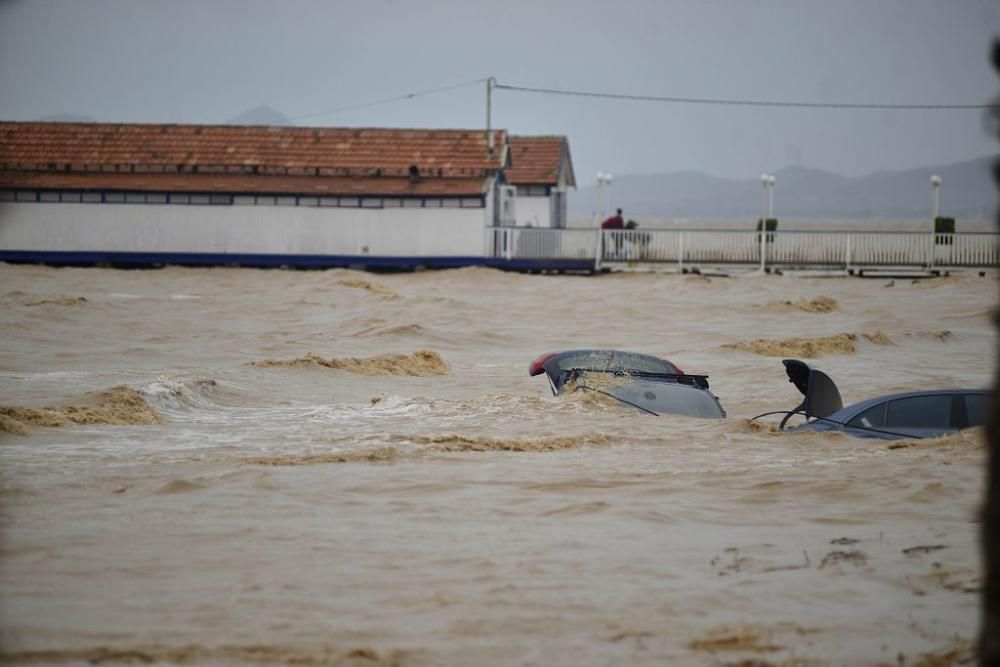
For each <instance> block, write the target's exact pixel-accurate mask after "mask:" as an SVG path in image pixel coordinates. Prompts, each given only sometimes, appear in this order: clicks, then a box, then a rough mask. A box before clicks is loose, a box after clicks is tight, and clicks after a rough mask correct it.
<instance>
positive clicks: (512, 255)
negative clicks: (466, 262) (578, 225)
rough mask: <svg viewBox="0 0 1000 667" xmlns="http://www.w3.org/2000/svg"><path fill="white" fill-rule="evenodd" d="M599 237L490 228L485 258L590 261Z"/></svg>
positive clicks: (589, 231) (573, 231) (587, 232)
mask: <svg viewBox="0 0 1000 667" xmlns="http://www.w3.org/2000/svg"><path fill="white" fill-rule="evenodd" d="M597 242H598V233H597V232H595V231H594V230H592V229H544V228H537V227H490V228H488V229H487V230H486V248H487V254H488V255H489V256H491V257H496V258H502V259H507V260H513V259H556V260H560V259H561V260H569V259H574V260H588V261H593V260H594V259H595V258H596V255H597V251H596V248H597Z"/></svg>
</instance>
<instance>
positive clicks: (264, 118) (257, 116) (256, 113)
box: [225, 105, 291, 125]
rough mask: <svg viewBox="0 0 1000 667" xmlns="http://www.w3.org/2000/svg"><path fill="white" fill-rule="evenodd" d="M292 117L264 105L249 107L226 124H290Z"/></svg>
mask: <svg viewBox="0 0 1000 667" xmlns="http://www.w3.org/2000/svg"><path fill="white" fill-rule="evenodd" d="M290 122H291V121H290V119H289V118H288V116H286V115H285V114H283V113H281V112H280V111H276V110H274V109H272V108H271V107H269V106H266V105H263V106H259V107H254V108H253V109H248V110H247V111H244V112H243V113H241V114H240V115H238V116H233V117H232V118H230V119H229V120H227V121H226V123H225V124H226V125H289V124H290Z"/></svg>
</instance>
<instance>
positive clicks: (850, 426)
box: [779, 359, 990, 440]
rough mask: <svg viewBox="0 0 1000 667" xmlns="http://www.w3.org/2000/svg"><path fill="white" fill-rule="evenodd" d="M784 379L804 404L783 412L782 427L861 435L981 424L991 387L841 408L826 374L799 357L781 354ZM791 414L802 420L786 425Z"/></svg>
mask: <svg viewBox="0 0 1000 667" xmlns="http://www.w3.org/2000/svg"><path fill="white" fill-rule="evenodd" d="M782 363H783V364H784V365H785V372H786V373H787V374H788V381H789V382H791V383H792V384H794V385H795V386H796V387H797V388H798V389H799V391H800V392H802V396H803V399H802V403H800V404H799V405H798V406H797V407H796V408H794V409H792V410H789V411H787V412H786V413H785V417H784V418H783V419H782V420H781V424H780V426H779V428H780V430H783V431H784V430H790V431H801V430H805V429H809V430H813V431H834V430H836V431H843V432H845V433H849V434H850V435H854V436H858V437H862V438H882V439H885V440H894V439H897V438H933V437H937V436H941V435H947V434H948V433H954V432H956V431H960V430H962V429H965V428H971V427H973V426H985V425H986V420H987V414H988V410H989V408H988V403H989V398H990V396H989V394H990V392H989V391H987V390H984V389H925V390H922V391H907V392H901V393H898V394H886V395H884V396H877V397H875V398H869V399H867V400H864V401H860V402H858V403H854V404H852V405H849V406H847V407H844V403H843V401H842V400H841V398H840V390H838V389H837V385H836V383H834V381H833V380H832V379H830V376H828V375H827V374H826V373H824V372H823V371H820V370H817V369H815V368H811V367H810V366H809V365H808V364H806V363H805V362H802V361H799V360H798V359H785V360H784V361H782ZM794 415H802V416H804V417H805V418H806V420H807V421H806V423H804V424H800V425H798V426H795V427H793V428H790V429H786V428H785V427H786V425H787V424H788V421H789V420H790V419H791V418H792V417H793V416H794Z"/></svg>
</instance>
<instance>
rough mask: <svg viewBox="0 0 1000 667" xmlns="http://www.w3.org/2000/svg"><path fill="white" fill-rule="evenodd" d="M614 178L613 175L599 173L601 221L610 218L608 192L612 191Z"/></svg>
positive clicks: (598, 186)
mask: <svg viewBox="0 0 1000 667" xmlns="http://www.w3.org/2000/svg"><path fill="white" fill-rule="evenodd" d="M613 180H614V177H613V176H612V175H611V174H605V173H604V172H601V171H599V172H597V197H598V199H599V200H600V206H601V220H604V219H605V218H607V217H608V191H609V190H610V189H611V181H613Z"/></svg>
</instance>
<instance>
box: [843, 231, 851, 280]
mask: <svg viewBox="0 0 1000 667" xmlns="http://www.w3.org/2000/svg"><path fill="white" fill-rule="evenodd" d="M844 270H845V271H847V272H848V273H850V271H851V235H850V234H848V235H847V250H846V252H845V253H844Z"/></svg>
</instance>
